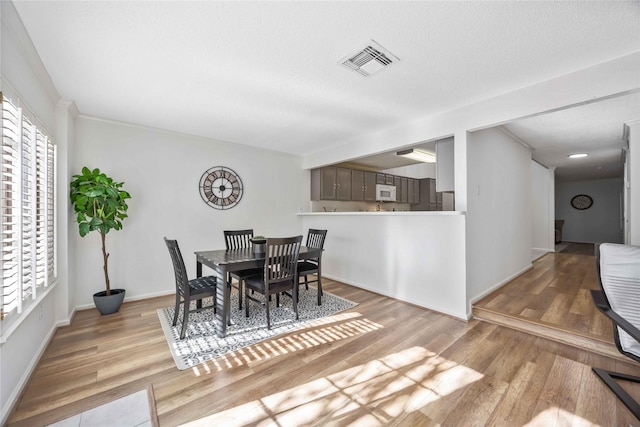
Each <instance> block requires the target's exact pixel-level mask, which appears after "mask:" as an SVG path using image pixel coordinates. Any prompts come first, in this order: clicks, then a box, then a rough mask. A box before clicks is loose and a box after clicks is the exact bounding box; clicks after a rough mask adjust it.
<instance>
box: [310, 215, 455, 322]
mask: <svg viewBox="0 0 640 427" xmlns="http://www.w3.org/2000/svg"><path fill="white" fill-rule="evenodd" d="M301 217H302V218H303V227H304V229H305V233H306V230H307V229H309V228H318V229H327V230H328V232H327V237H326V240H325V246H324V248H325V251H324V253H323V255H322V275H323V276H324V277H328V278H331V279H334V280H338V281H340V282H343V283H348V284H350V285H353V286H357V287H360V288H363V289H367V290H370V291H373V292H376V293H379V294H382V295H387V296H390V297H392V298H396V299H399V300H401V301H406V302H409V303H412V304H416V305H419V306H421V307H425V308H429V309H432V310H436V311H439V312H441V313H447V314H449V315H452V316H455V317H458V318H461V319H467V311H466V306H465V298H466V289H465V251H464V229H465V216H464V215H461V214H459V213H453V212H406V213H401V214H394V213H368V214H367V213H363V214H358V213H343V214H340V213H337V214H301Z"/></svg>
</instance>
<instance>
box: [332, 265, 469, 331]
mask: <svg viewBox="0 0 640 427" xmlns="http://www.w3.org/2000/svg"><path fill="white" fill-rule="evenodd" d="M322 277H326V278H327V279H331V280H335V281H336V282H340V283H345V284H347V285H349V286H353V287H355V288H359V289H364V290H365V291H369V292H373V293H374V294H377V295H382V296H385V297H387V298H391V299H394V300H396V301H402V302H404V303H406V304H411V305H413V306H415V307H420V308H425V309H427V310H431V311H435V312H436V313H440V314H444V315H446V316H449V317H453V318H454V319H458V320H463V321H465V322H467V321H468V320H469V319H470V317H465V316H461V315H459V314H457V313H452V312H448V311H446V310H442V309H441V308H438V307H432V306H428V305H423V304H418V303H416V302H413V301H407V300H404V299H400V298H398V297H397V296H395V295H391V294H388V293H386V292H382V291H378V290H374V289H371V288H368V287H366V286H364V285H362V284H360V283H356V282H353V281H351V280H346V279H343V278H340V277H335V276H331V275H327V274H324V273H323V274H322Z"/></svg>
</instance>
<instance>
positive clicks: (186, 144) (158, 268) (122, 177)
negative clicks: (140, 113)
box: [70, 115, 308, 307]
mask: <svg viewBox="0 0 640 427" xmlns="http://www.w3.org/2000/svg"><path fill="white" fill-rule="evenodd" d="M75 138H76V142H75V147H76V149H75V150H74V152H73V154H72V160H71V162H70V163H71V164H72V168H73V170H75V172H76V173H79V172H80V170H81V169H82V166H85V165H86V166H88V167H89V168H96V167H97V168H100V169H101V170H102V171H103V172H105V173H107V174H108V175H109V176H111V177H113V178H114V179H115V180H117V181H124V182H125V186H124V187H123V188H124V189H125V190H127V191H129V192H130V193H131V195H132V199H131V200H130V201H129V218H127V219H125V221H124V227H123V229H122V230H120V231H112V232H110V233H109V234H108V235H107V251H108V252H110V254H111V255H110V257H109V274H110V279H111V282H112V283H111V285H112V287H114V288H125V289H126V290H127V298H128V299H131V298H142V297H148V296H152V295H159V294H166V293H172V292H174V290H175V282H174V278H173V272H172V269H171V268H172V267H171V263H170V258H169V254H168V251H167V249H166V246H165V244H164V242H163V240H162V238H163V237H164V236H167V237H169V238H175V239H177V240H178V243H179V244H180V248H181V250H182V254H183V257H184V259H185V264H186V266H187V272H188V273H189V275H190V277H193V276H194V275H195V260H194V256H193V252H194V251H196V250H204V249H215V248H224V238H223V234H222V231H223V230H225V229H238V228H253V229H254V231H255V233H256V234H263V235H267V236H284V235H296V234H301V224H300V220H299V218H298V217H297V216H296V213H297V212H298V209H299V208H300V207H301V206H304V204H303V203H302V197H303V194H304V189H303V185H304V183H305V182H307V181H306V179H305V176H304V173H303V170H302V167H301V160H300V158H299V157H296V156H291V155H287V154H282V153H277V152H273V151H266V150H261V149H255V148H250V147H248V146H243V145H238V144H230V143H224V142H219V141H213V140H209V139H204V138H197V137H191V136H187V135H182V134H176V133H171V132H165V131H160V130H154V129H148V128H143V127H140V126H132V125H127V124H122V123H114V122H110V121H106V120H99V119H95V118H90V117H85V116H82V115H81V116H79V117H78V118H77V120H76V135H75ZM214 166H225V167H229V168H231V169H233V170H234V171H236V172H237V173H238V174H239V175H240V177H241V179H242V181H243V184H244V195H243V197H242V200H241V201H240V202H239V203H238V205H236V206H235V207H234V208H232V209H230V210H225V211H221V210H216V209H213V208H211V207H209V206H208V205H206V204H205V203H204V202H203V200H202V198H201V196H200V193H199V190H198V184H199V181H200V177H201V176H202V174H203V173H204V172H205V171H206V170H207V169H209V168H211V167H214ZM306 203H308V202H306ZM71 226H72V227H73V229H77V228H76V224H75V223H73V224H72V225H71ZM73 241H74V242H73V244H74V246H75V251H74V256H73V259H74V263H73V268H74V272H73V277H75V280H76V283H74V286H75V296H74V298H75V301H74V304H75V305H76V306H79V307H85V306H92V305H93V302H92V295H93V293H95V292H98V291H101V290H103V288H104V279H103V274H102V255H101V249H100V238H99V234H97V233H92V234H90V235H87V236H86V237H84V238H81V237H80V236H79V235H78V234H77V233H74V236H73Z"/></svg>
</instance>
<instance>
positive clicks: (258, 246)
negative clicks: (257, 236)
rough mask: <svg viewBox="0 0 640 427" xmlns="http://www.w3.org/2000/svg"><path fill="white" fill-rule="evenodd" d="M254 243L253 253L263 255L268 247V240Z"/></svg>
mask: <svg viewBox="0 0 640 427" xmlns="http://www.w3.org/2000/svg"><path fill="white" fill-rule="evenodd" d="M252 243H253V253H254V254H258V255H263V254H264V251H265V248H266V247H267V241H266V240H264V241H263V243H255V242H252Z"/></svg>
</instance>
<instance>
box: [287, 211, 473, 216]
mask: <svg viewBox="0 0 640 427" xmlns="http://www.w3.org/2000/svg"><path fill="white" fill-rule="evenodd" d="M464 214H465V212H463V211H367V212H298V216H318V215H320V216H324V215H327V216H361V215H365V216H371V215H373V216H388V215H391V216H443V215H444V216H449V215H464Z"/></svg>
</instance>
